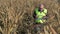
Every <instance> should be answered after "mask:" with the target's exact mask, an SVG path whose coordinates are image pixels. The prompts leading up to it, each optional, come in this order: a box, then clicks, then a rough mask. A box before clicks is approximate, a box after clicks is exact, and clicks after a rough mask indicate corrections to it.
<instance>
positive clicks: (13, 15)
mask: <svg viewBox="0 0 60 34" xmlns="http://www.w3.org/2000/svg"><path fill="white" fill-rule="evenodd" d="M41 3H43V4H44V5H45V8H47V10H48V17H49V18H48V20H47V22H48V23H49V26H48V25H46V26H44V32H40V33H39V34H60V0H0V34H37V33H34V31H33V27H31V26H32V25H33V23H34V18H33V12H34V9H35V7H38V5H39V4H41Z"/></svg>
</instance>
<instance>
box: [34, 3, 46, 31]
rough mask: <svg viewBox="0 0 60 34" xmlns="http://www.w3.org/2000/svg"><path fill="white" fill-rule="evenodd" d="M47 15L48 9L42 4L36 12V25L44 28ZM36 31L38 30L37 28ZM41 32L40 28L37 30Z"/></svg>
mask: <svg viewBox="0 0 60 34" xmlns="http://www.w3.org/2000/svg"><path fill="white" fill-rule="evenodd" d="M46 15H47V9H46V8H44V5H43V4H40V5H39V7H37V8H35V10H34V14H33V16H34V19H35V22H34V25H39V26H40V27H42V26H43V25H42V24H44V23H45V22H46ZM35 29H36V28H35ZM37 29H38V30H39V28H37Z"/></svg>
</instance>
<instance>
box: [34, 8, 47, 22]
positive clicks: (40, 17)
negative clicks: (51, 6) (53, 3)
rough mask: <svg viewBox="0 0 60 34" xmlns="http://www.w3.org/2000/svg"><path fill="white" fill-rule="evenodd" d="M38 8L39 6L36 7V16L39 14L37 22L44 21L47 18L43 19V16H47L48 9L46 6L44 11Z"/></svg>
mask: <svg viewBox="0 0 60 34" xmlns="http://www.w3.org/2000/svg"><path fill="white" fill-rule="evenodd" d="M38 10H39V9H38V8H36V9H35V13H36V16H37V19H36V23H44V22H45V20H43V19H42V18H43V17H44V16H46V14H47V9H45V8H44V10H43V11H42V12H40V11H38Z"/></svg>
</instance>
